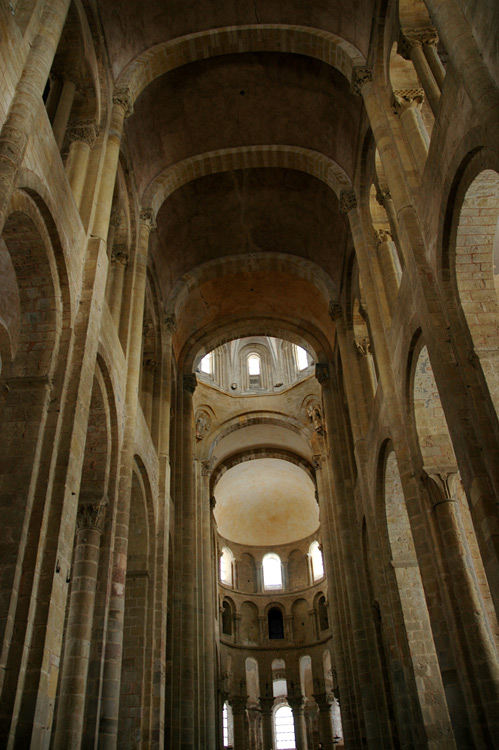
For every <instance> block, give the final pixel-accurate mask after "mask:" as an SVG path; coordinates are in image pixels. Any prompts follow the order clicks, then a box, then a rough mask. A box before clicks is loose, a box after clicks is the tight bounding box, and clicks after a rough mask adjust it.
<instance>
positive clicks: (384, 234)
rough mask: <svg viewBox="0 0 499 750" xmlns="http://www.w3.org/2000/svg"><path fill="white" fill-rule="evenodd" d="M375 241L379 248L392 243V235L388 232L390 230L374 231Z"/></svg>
mask: <svg viewBox="0 0 499 750" xmlns="http://www.w3.org/2000/svg"><path fill="white" fill-rule="evenodd" d="M374 241H375V243H376V245H377V246H378V247H379V246H380V245H382V244H383V242H391V241H392V234H391V232H389V231H388V229H375V230H374Z"/></svg>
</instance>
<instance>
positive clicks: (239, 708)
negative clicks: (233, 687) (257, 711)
mask: <svg viewBox="0 0 499 750" xmlns="http://www.w3.org/2000/svg"><path fill="white" fill-rule="evenodd" d="M247 699H248V696H247V695H229V704H230V707H231V708H232V713H233V714H242V713H244V712H245V711H246V701H247Z"/></svg>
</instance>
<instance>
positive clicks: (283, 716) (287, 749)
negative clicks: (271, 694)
mask: <svg viewBox="0 0 499 750" xmlns="http://www.w3.org/2000/svg"><path fill="white" fill-rule="evenodd" d="M274 728H275V742H276V748H277V750H294V748H296V743H295V724H294V721H293V712H292V711H291V709H290V707H289V706H281V707H280V708H278V709H277V711H276V712H275V714H274Z"/></svg>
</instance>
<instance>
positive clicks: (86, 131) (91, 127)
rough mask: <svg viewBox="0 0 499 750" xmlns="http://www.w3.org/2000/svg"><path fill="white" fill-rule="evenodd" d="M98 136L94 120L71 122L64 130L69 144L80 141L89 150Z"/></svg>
mask: <svg viewBox="0 0 499 750" xmlns="http://www.w3.org/2000/svg"><path fill="white" fill-rule="evenodd" d="M98 135H99V128H98V127H97V124H96V122H95V120H73V121H72V122H71V123H70V124H69V126H68V128H67V130H66V136H67V138H68V140H69V142H70V143H74V141H82V143H86V144H87V145H88V146H90V148H93V147H94V144H95V141H96V140H97V136H98Z"/></svg>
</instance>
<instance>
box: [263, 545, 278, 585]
mask: <svg viewBox="0 0 499 750" xmlns="http://www.w3.org/2000/svg"><path fill="white" fill-rule="evenodd" d="M262 565H263V587H264V588H265V589H280V588H282V571H281V560H280V558H279V556H278V555H276V554H275V553H270V554H269V555H265V557H264V558H263V560H262Z"/></svg>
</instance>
